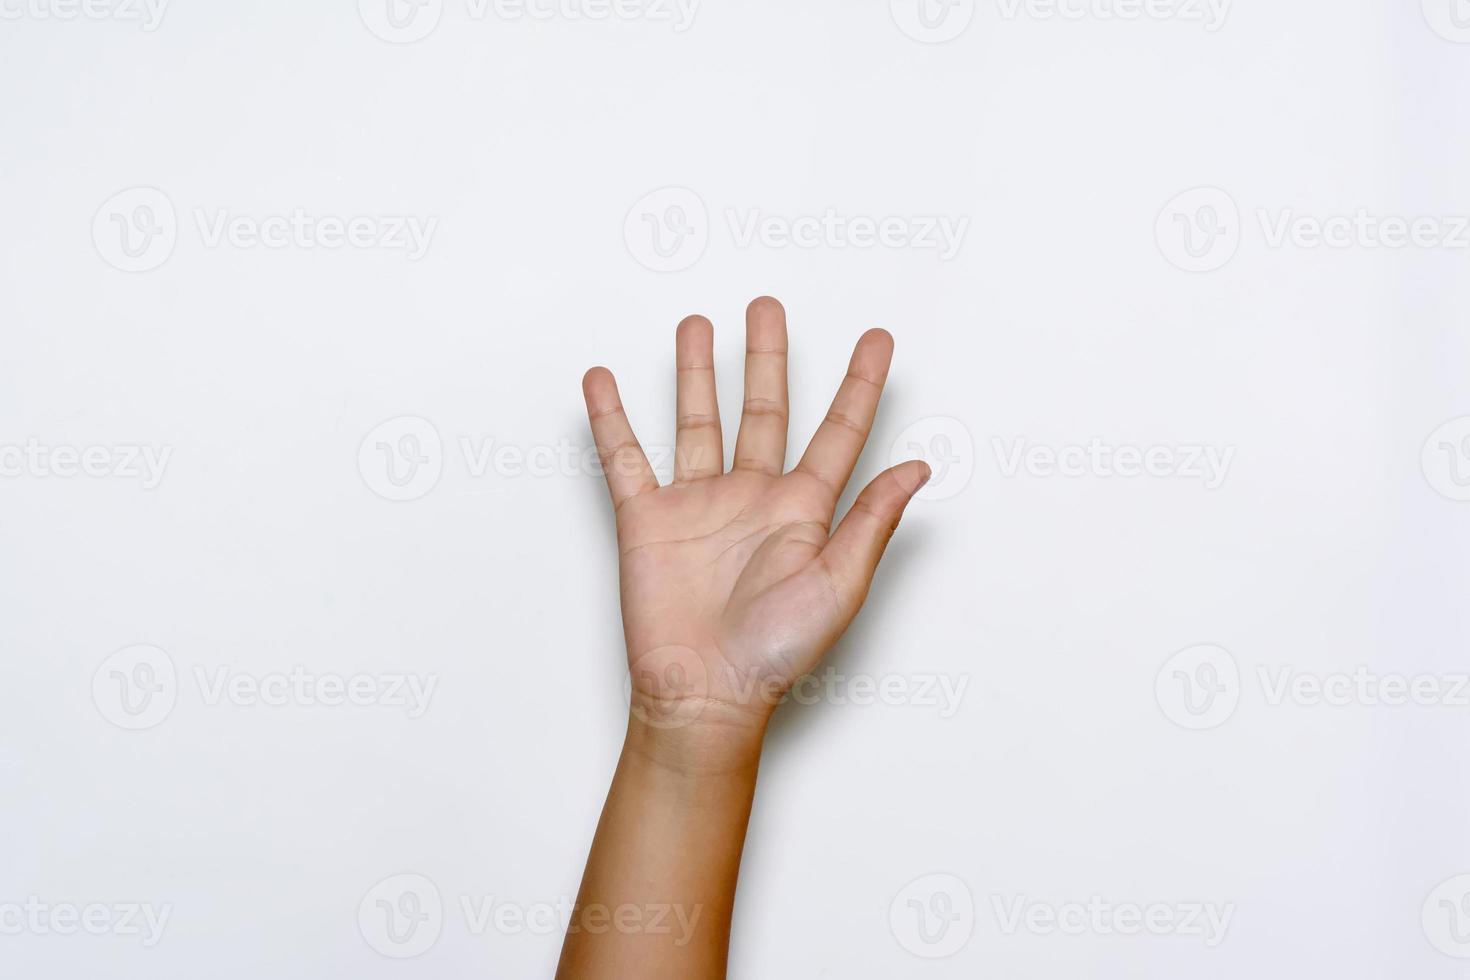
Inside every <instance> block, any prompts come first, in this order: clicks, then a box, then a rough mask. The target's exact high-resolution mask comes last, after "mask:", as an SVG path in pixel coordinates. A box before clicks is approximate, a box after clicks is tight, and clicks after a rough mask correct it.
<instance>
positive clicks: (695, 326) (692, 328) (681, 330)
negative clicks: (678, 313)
mask: <svg viewBox="0 0 1470 980" xmlns="http://www.w3.org/2000/svg"><path fill="white" fill-rule="evenodd" d="M714 332H715V325H714V324H713V323H711V322H710V320H709V317H707V316H704V315H702V314H699V313H691V314H689V315H688V316H686V317H685V318H684V319H682V320H680V321H679V326H678V329H677V330H675V333H677V334H678V335H679V336H680V337H681V338H682V337H690V338H694V337H700V336H705V335H708V336H713V335H714Z"/></svg>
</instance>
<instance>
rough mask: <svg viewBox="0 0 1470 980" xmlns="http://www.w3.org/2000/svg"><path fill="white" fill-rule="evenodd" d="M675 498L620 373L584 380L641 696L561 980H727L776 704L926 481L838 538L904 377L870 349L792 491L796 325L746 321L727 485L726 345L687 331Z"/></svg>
mask: <svg viewBox="0 0 1470 980" xmlns="http://www.w3.org/2000/svg"><path fill="white" fill-rule="evenodd" d="M675 347H676V364H677V367H678V396H677V397H678V436H677V442H676V449H675V473H674V482H673V483H672V484H670V485H668V486H662V487H661V486H659V484H658V480H657V479H656V478H655V477H654V474H653V470H652V468H651V467H650V466H649V463H648V460H647V458H646V457H645V455H644V453H643V450H642V448H641V447H640V446H639V444H638V440H637V438H636V437H635V436H634V434H633V430H632V427H631V426H630V425H629V422H628V418H627V416H626V414H625V413H624V412H623V407H622V402H621V400H620V398H619V396H618V389H617V383H616V382H615V381H614V379H613V376H612V374H611V372H609V371H608V370H607V369H606V368H600V367H598V368H593V369H592V370H590V371H588V372H587V374H586V376H585V377H584V378H583V380H582V390H583V394H584V395H585V396H586V401H587V414H588V418H589V420H590V422H591V426H592V433H593V437H594V439H595V440H596V443H597V448H598V453H599V455H600V457H601V458H602V462H603V469H604V472H605V474H606V477H607V484H608V490H609V492H610V493H611V496H612V502H613V509H614V513H615V515H616V522H617V533H618V552H619V568H620V578H621V589H622V609H623V632H624V639H625V641H626V644H627V649H628V666H629V671H630V674H631V677H632V693H631V704H630V711H629V718H628V730H627V736H626V739H625V741H624V745H623V753H622V757H621V758H620V760H619V763H618V767H617V772H616V773H615V775H614V777H613V783H612V787H611V789H610V790H609V793H608V799H607V804H606V806H605V807H604V809H603V813H602V819H601V821H600V822H599V824H598V828H597V834H596V836H595V838H594V839H593V843H592V850H591V853H590V854H589V855H588V860H587V869H586V872H585V874H584V876H583V879H582V888H581V892H580V893H579V895H578V899H577V908H576V911H575V912H574V914H573V917H572V921H571V925H570V928H569V929H568V934H567V939H566V943H565V945H564V946H563V948H562V956H561V963H560V966H559V968H558V970H557V977H558V978H559V980H628V978H630V977H638V978H640V980H665V978H667V980H705V978H719V977H724V976H725V965H726V960H727V957H728V952H729V942H730V917H731V913H732V911H733V908H734V901H735V884H736V878H737V875H738V872H739V867H740V854H741V851H742V849H743V847H744V843H745V832H746V826H747V824H748V823H749V820H750V808H751V803H752V800H753V799H754V795H755V782H756V772H757V769H758V767H759V762H760V754H761V746H762V743H763V740H764V737H765V731H766V726H767V723H768V721H769V719H770V716H771V712H772V711H773V710H774V709H775V707H776V704H777V703H778V702H779V701H780V698H781V696H782V695H783V694H784V693H785V692H786V691H787V690H789V689H790V687H791V685H792V684H794V683H795V682H796V681H797V680H798V679H799V678H801V677H802V676H803V675H804V674H807V673H809V672H810V671H811V670H812V669H813V668H815V667H816V666H817V664H818V663H819V662H820V660H821V658H822V657H823V655H825V654H826V652H827V651H828V650H829V649H830V648H831V647H832V645H833V644H834V643H835V642H836V641H837V639H838V638H839V637H840V636H841V635H842V633H843V631H844V630H846V629H847V626H848V624H849V623H850V622H852V619H853V617H854V616H855V615H856V614H857V611H858V609H859V608H860V607H861V606H862V604H863V600H864V599H865V598H866V597H867V594H868V587H869V584H870V583H871V581H872V578H873V573H874V571H875V570H876V568H877V566H878V561H879V559H880V558H881V557H882V555H883V550H884V548H885V547H886V545H887V543H888V540H889V539H890V538H891V537H892V535H893V532H894V529H895V528H896V527H897V526H898V521H899V518H900V517H901V516H902V514H903V510H904V507H905V506H906V505H907V504H908V501H909V500H910V499H911V498H912V496H913V494H914V493H915V492H916V491H917V490H918V489H919V488H920V487H921V486H923V484H924V482H925V481H926V480H927V479H928V478H929V468H928V466H927V465H925V464H924V463H923V462H922V461H917V460H915V461H911V462H907V463H902V464H900V465H898V466H895V467H893V468H892V469H889V470H887V471H885V472H884V473H882V474H880V475H879V476H878V477H877V478H876V479H874V480H873V482H872V483H870V484H868V486H867V487H866V488H865V489H864V490H863V491H862V493H861V494H859V496H858V498H857V500H856V501H855V502H854V504H853V506H852V508H851V509H850V510H849V511H848V513H847V514H846V515H845V516H844V517H843V519H842V521H841V523H839V524H838V525H837V528H836V530H835V531H834V530H833V529H832V522H833V519H834V517H835V512H836V507H837V501H838V498H839V497H840V496H841V494H842V491H843V488H844V487H846V485H847V482H848V480H849V479H850V478H851V476H852V472H853V468H854V467H855V466H856V465H857V460H858V456H859V454H860V453H861V452H862V448H863V445H864V443H865V442H866V441H867V437H868V433H869V432H870V431H871V429H872V425H873V419H874V416H875V415H876V413H877V410H878V400H879V397H880V396H881V394H882V390H883V383H884V381H885V379H886V378H887V376H888V367H889V363H890V362H891V360H892V357H893V338H892V337H891V336H890V335H889V334H888V333H887V332H886V331H884V330H869V331H868V332H867V333H865V334H863V335H862V337H861V338H860V339H859V340H858V342H857V346H856V348H855V349H854V350H853V354H852V359H851V362H850V363H849V365H848V369H847V375H846V376H845V377H844V378H843V380H842V383H841V385H840V386H839V388H838V391H837V395H836V397H835V398H834V400H833V402H832V407H831V409H830V411H829V412H828V414H827V417H826V418H825V419H824V420H823V422H822V424H821V426H820V427H819V428H818V430H817V432H816V435H814V436H813V437H812V441H811V443H810V445H808V447H807V449H806V452H805V453H804V454H803V455H802V457H801V461H800V462H799V463H798V464H797V465H796V467H795V469H792V470H790V471H787V470H786V469H785V461H786V430H787V390H786V312H785V310H784V309H783V308H782V307H781V304H780V303H778V302H777V301H776V300H774V299H771V298H769V297H761V298H760V299H757V300H755V301H754V302H753V303H751V304H750V307H749V309H748V310H747V311H746V357H745V401H744V409H743V412H742V415H741V420H740V431H739V435H738V437H737V439H736V442H735V452H734V458H733V463H732V465H731V467H730V469H729V470H728V471H726V469H725V466H724V459H725V456H724V447H723V440H722V434H721V431H720V416H719V406H718V403H717V401H716V396H715V375H714V367H713V364H714V353H713V351H714V328H713V327H712V326H711V324H710V322H709V321H708V320H707V319H705V318H704V317H700V316H691V317H689V318H687V319H685V320H684V321H683V322H682V323H680V324H679V328H678V331H677V334H676V339H675Z"/></svg>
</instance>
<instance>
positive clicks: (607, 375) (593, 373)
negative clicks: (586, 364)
mask: <svg viewBox="0 0 1470 980" xmlns="http://www.w3.org/2000/svg"><path fill="white" fill-rule="evenodd" d="M609 382H612V383H614V384H616V382H614V381H613V373H612V372H611V371H609V370H608V369H607V368H605V367H603V366H602V365H601V364H599V365H597V366H596V367H590V368H588V369H587V373H586V374H584V375H582V391H583V393H585V394H589V395H590V394H592V393H593V392H594V391H597V390H599V389H602V388H606V387H607V385H608V383H609Z"/></svg>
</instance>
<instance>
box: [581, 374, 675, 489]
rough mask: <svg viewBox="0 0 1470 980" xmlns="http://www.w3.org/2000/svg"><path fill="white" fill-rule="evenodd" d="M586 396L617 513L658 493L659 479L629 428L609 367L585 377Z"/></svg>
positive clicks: (589, 416) (599, 454)
mask: <svg viewBox="0 0 1470 980" xmlns="http://www.w3.org/2000/svg"><path fill="white" fill-rule="evenodd" d="M582 395H583V397H584V398H586V399H587V419H588V421H589V422H590V423H591V424H592V439H593V441H594V442H596V443H597V457H598V459H600V460H602V475H603V476H604V477H606V478H607V489H608V492H609V493H611V494H612V501H613V509H614V510H616V509H617V508H619V507H621V506H623V504H624V503H625V502H626V501H627V500H629V499H631V498H632V497H636V496H637V495H638V494H640V493H644V492H646V491H649V490H657V489H658V478H657V477H655V476H654V475H653V467H651V466H649V465H648V457H647V456H645V455H643V447H642V446H640V445H638V438H637V437H636V436H635V435H633V427H632V426H631V425H629V424H628V416H627V415H626V414H625V413H624V412H623V402H622V399H621V398H619V397H618V383H617V381H616V380H614V379H613V376H612V372H611V371H609V370H608V369H607V368H605V367H595V368H593V369H592V370H590V371H588V372H587V373H586V374H585V375H584V376H583V377H582Z"/></svg>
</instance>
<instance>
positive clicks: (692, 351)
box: [674, 316, 725, 483]
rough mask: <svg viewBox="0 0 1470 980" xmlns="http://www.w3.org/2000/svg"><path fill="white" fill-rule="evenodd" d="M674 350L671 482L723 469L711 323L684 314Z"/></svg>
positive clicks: (713, 337)
mask: <svg viewBox="0 0 1470 980" xmlns="http://www.w3.org/2000/svg"><path fill="white" fill-rule="evenodd" d="M674 349H675V362H676V364H677V365H678V368H679V383H678V392H679V393H678V403H679V405H678V410H679V418H678V422H677V427H678V434H677V436H676V437H675V439H674V482H675V483H684V482H687V481H689V480H702V479H704V478H705V477H709V476H719V475H720V474H721V473H722V472H724V470H725V447H724V444H723V443H722V442H721V441H720V402H719V399H718V398H716V397H715V328H714V326H713V325H712V324H711V323H710V322H709V321H708V320H706V319H705V318H704V317H702V316H691V317H686V318H685V319H684V321H683V322H682V323H680V324H679V329H678V330H677V331H676V332H675V334H674Z"/></svg>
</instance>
